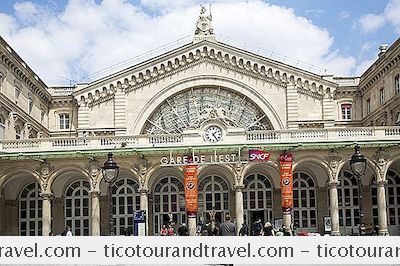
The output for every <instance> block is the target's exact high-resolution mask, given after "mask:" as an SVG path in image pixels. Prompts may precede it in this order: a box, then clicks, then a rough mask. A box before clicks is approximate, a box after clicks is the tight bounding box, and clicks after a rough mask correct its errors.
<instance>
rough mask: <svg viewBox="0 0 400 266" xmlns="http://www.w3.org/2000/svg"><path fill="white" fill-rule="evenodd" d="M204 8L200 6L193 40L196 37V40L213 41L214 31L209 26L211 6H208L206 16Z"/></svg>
mask: <svg viewBox="0 0 400 266" xmlns="http://www.w3.org/2000/svg"><path fill="white" fill-rule="evenodd" d="M206 12H207V10H206V8H205V7H204V6H203V5H201V9H200V15H199V18H198V19H197V22H196V30H195V33H194V36H195V40H196V37H197V38H199V39H198V40H202V39H214V29H213V27H212V25H211V21H212V15H211V5H210V13H209V14H208V15H207V14H206Z"/></svg>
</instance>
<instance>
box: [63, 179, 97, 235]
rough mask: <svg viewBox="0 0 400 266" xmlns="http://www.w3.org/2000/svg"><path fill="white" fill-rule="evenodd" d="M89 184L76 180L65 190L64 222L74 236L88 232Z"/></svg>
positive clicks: (87, 233)
mask: <svg viewBox="0 0 400 266" xmlns="http://www.w3.org/2000/svg"><path fill="white" fill-rule="evenodd" d="M89 191H90V184H89V182H87V181H84V180H78V181H75V182H73V183H72V184H70V185H69V186H68V187H67V189H66V190H65V222H66V225H69V226H70V227H71V229H72V232H73V234H74V235H76V236H88V235H89V234H90V227H91V226H90V209H91V202H90V196H89Z"/></svg>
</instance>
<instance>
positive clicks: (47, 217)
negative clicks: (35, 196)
mask: <svg viewBox="0 0 400 266" xmlns="http://www.w3.org/2000/svg"><path fill="white" fill-rule="evenodd" d="M40 196H41V197H42V235H43V236H48V235H49V232H52V227H51V199H52V197H53V194H52V193H48V192H42V193H41V194H40Z"/></svg>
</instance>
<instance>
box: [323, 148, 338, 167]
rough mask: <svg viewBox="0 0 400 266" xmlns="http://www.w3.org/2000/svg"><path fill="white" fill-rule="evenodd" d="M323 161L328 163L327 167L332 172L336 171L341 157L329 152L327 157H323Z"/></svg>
mask: <svg viewBox="0 0 400 266" xmlns="http://www.w3.org/2000/svg"><path fill="white" fill-rule="evenodd" d="M325 160H326V161H327V162H328V164H329V166H330V167H331V168H332V170H336V168H337V166H338V164H339V162H340V161H341V160H342V157H341V156H340V155H339V153H338V152H337V151H335V150H333V149H332V150H331V151H330V152H329V153H328V155H327V156H325Z"/></svg>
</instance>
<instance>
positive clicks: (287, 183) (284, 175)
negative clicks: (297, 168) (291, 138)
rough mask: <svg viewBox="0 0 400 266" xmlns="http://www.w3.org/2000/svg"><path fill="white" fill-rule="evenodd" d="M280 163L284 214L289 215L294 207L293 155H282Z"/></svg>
mask: <svg viewBox="0 0 400 266" xmlns="http://www.w3.org/2000/svg"><path fill="white" fill-rule="evenodd" d="M279 161H280V176H281V197H282V211H283V213H284V214H288V213H290V211H291V209H292V207H293V173H292V162H293V156H292V154H291V153H285V154H281V155H280V156H279Z"/></svg>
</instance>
